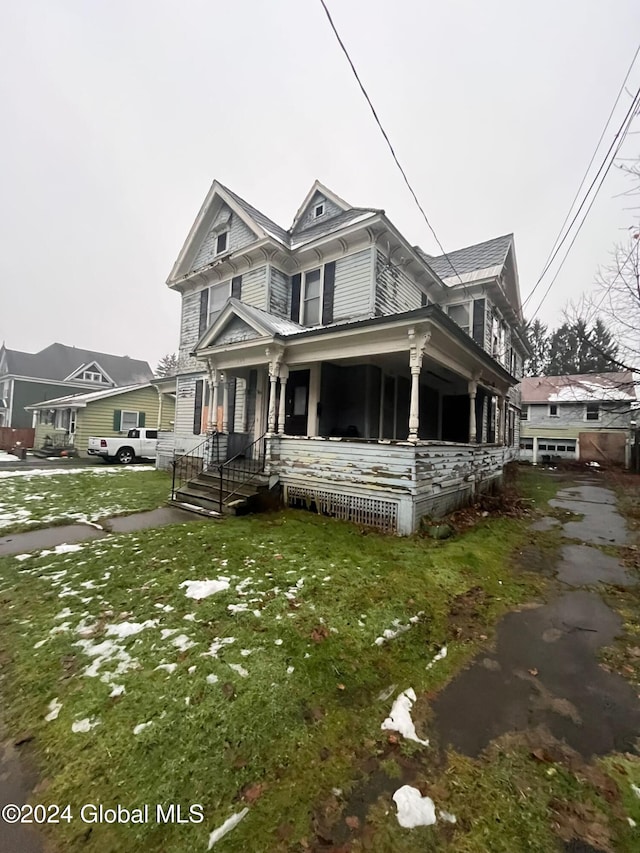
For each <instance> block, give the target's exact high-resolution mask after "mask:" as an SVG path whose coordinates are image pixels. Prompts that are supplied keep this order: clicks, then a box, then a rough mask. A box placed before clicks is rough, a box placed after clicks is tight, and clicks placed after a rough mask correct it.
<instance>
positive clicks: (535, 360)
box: [524, 320, 549, 376]
mask: <svg viewBox="0 0 640 853" xmlns="http://www.w3.org/2000/svg"><path fill="white" fill-rule="evenodd" d="M527 339H528V341H529V346H530V347H531V350H532V355H531V357H530V358H528V359H527V360H526V362H525V367H524V371H525V374H526V375H527V376H544V374H545V372H546V369H547V360H548V358H549V332H548V329H547V326H546V325H545V324H544V323H542V322H541V321H540V320H534V321H533V323H531V325H530V326H527Z"/></svg>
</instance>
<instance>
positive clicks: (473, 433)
mask: <svg viewBox="0 0 640 853" xmlns="http://www.w3.org/2000/svg"><path fill="white" fill-rule="evenodd" d="M477 393H478V383H477V382H476V381H475V380H471V382H469V444H476V442H477V426H476V394H477Z"/></svg>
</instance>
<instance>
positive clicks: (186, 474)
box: [171, 432, 220, 500]
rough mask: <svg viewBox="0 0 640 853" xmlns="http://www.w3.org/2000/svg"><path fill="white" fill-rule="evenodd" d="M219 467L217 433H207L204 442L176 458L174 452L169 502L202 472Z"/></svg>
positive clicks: (218, 440)
mask: <svg viewBox="0 0 640 853" xmlns="http://www.w3.org/2000/svg"><path fill="white" fill-rule="evenodd" d="M219 465H220V439H219V435H218V433H217V432H212V433H209V434H208V435H207V437H206V438H205V440H204V441H201V442H200V444H197V445H196V446H195V447H194V448H193V449H192V450H190V451H189V452H188V453H182V454H180V455H179V456H176V453H175V450H174V452H173V460H172V463H171V468H172V475H171V500H175V498H176V494H177V493H178V492H179V491H180V489H181V488H183V487H184V486H186V485H187V483H190V482H191V481H192V480H196V479H197V478H198V476H199V475H200V474H201V473H202V472H203V471H209V470H211V469H212V468H216V467H217V466H219Z"/></svg>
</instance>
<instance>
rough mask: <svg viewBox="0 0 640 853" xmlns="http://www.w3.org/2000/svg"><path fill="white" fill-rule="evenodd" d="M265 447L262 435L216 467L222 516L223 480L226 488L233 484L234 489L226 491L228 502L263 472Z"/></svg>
mask: <svg viewBox="0 0 640 853" xmlns="http://www.w3.org/2000/svg"><path fill="white" fill-rule="evenodd" d="M266 447H267V442H266V433H263V434H262V435H261V436H260V438H256V440H255V441H252V442H251V444H248V445H247V446H246V447H244V448H243V449H242V450H240V451H238V453H236V454H235V455H234V456H232V457H231V459H227V461H226V462H223V463H222V464H220V465H218V478H219V488H220V494H219V497H218V503H219V505H220V514H222V506H223V503H224V501H225V479H226V481H227V485H228V486H229V485H230V484H231V483H234V484H235V488H234V489H232V490H231V489H228V488H227V489H226V493H227V494H226V500H227V501H228V500H229V498H231V497H233V496H234V495H236V494H238V492H239V491H240V489H241V488H242V487H243V486H245V485H246V484H247V483H250V482H251V480H253V479H254V478H255V477H257V476H258V475H259V474H261V473H262V472H263V471H264V463H265V458H266Z"/></svg>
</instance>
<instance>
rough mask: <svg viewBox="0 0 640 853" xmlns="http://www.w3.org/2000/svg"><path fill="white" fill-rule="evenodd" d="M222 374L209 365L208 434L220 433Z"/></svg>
mask: <svg viewBox="0 0 640 853" xmlns="http://www.w3.org/2000/svg"><path fill="white" fill-rule="evenodd" d="M219 382H220V372H219V371H218V370H216V368H215V367H211V364H209V411H208V413H207V432H214V431H215V432H217V431H218V384H219Z"/></svg>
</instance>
